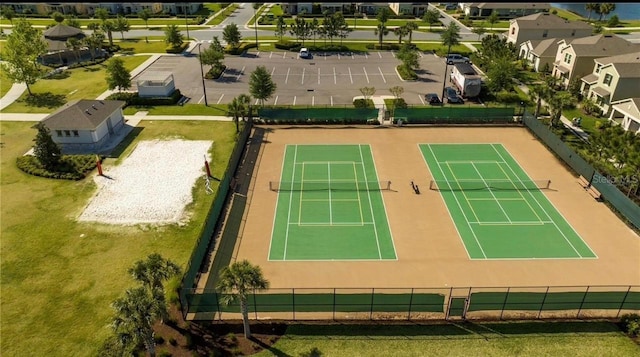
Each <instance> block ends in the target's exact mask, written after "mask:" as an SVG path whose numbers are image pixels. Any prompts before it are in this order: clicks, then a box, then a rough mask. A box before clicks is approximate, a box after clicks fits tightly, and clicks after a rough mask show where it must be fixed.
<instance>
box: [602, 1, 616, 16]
mask: <svg viewBox="0 0 640 357" xmlns="http://www.w3.org/2000/svg"><path fill="white" fill-rule="evenodd" d="M615 9H616V4H614V3H612V2H605V3H602V4H600V19H601V20H602V16H604V18H607V15H609V14H610V13H612V12H613V11H614V10H615Z"/></svg>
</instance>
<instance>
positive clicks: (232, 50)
mask: <svg viewBox="0 0 640 357" xmlns="http://www.w3.org/2000/svg"><path fill="white" fill-rule="evenodd" d="M256 47H257V46H256V43H255V42H242V43H240V45H239V46H238V47H231V46H230V45H227V46H226V47H225V49H224V52H225V53H228V54H230V55H240V54H243V53H244V52H245V51H246V50H248V49H250V48H256Z"/></svg>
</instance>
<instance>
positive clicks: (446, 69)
mask: <svg viewBox="0 0 640 357" xmlns="http://www.w3.org/2000/svg"><path fill="white" fill-rule="evenodd" d="M450 54H451V42H449V48H448V49H447V58H446V59H445V61H444V79H443V80H442V101H441V102H440V103H442V105H444V87H445V85H446V84H447V74H448V73H447V71H448V70H449V55H450Z"/></svg>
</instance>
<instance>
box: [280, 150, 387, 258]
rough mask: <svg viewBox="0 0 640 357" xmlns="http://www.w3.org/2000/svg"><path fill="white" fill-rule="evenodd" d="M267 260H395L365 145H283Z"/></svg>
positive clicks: (381, 187)
mask: <svg viewBox="0 0 640 357" xmlns="http://www.w3.org/2000/svg"><path fill="white" fill-rule="evenodd" d="M269 186H270V189H271V190H272V191H276V192H277V195H278V197H277V203H276V215H275V218H274V224H273V232H272V235H271V243H270V247H269V260H275V261H283V260H287V261H291V260H396V259H397V258H396V253H395V247H394V245H393V239H392V237H391V230H390V228H389V223H388V220H387V215H386V211H385V206H384V202H383V198H382V195H383V192H384V191H387V190H390V189H391V182H389V181H380V180H379V179H378V175H377V172H376V168H375V165H374V161H373V155H372V152H371V148H370V146H369V145H359V144H353V145H286V146H285V153H284V160H283V164H282V170H281V178H280V181H278V182H273V181H272V182H270V183H269Z"/></svg>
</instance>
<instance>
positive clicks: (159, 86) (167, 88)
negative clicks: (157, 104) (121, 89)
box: [136, 71, 176, 97]
mask: <svg viewBox="0 0 640 357" xmlns="http://www.w3.org/2000/svg"><path fill="white" fill-rule="evenodd" d="M136 86H137V89H138V95H139V96H140V97H169V96H170V95H171V94H172V93H173V92H174V91H175V90H176V85H175V80H174V78H173V73H171V72H164V71H146V72H144V73H143V74H141V75H140V77H138V78H137V79H136Z"/></svg>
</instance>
